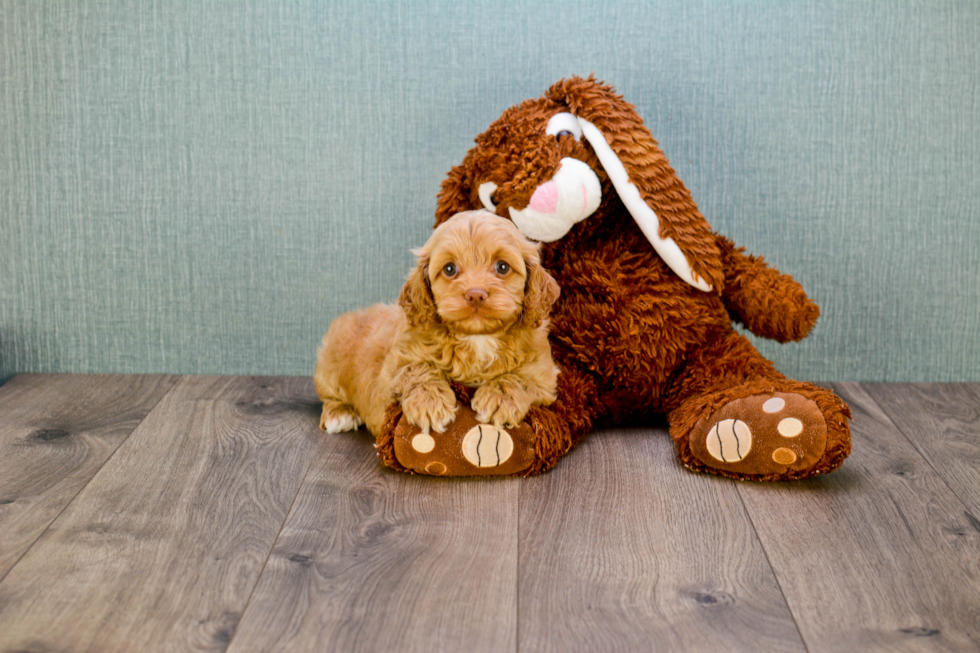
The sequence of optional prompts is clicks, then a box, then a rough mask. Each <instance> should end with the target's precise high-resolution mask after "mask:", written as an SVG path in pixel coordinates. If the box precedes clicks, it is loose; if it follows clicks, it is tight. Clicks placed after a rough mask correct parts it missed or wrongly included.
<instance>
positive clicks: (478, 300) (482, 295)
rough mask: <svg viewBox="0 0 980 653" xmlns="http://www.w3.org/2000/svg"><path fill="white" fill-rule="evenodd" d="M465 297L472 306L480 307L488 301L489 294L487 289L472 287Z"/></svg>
mask: <svg viewBox="0 0 980 653" xmlns="http://www.w3.org/2000/svg"><path fill="white" fill-rule="evenodd" d="M463 297H465V298H466V301H468V302H469V303H470V306H472V307H474V308H479V307H480V306H483V302H485V301H487V297H488V295H487V291H486V290H483V289H482V288H470V289H469V290H467V291H466V294H465V295H463Z"/></svg>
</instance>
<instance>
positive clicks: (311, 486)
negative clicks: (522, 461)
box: [229, 430, 520, 653]
mask: <svg viewBox="0 0 980 653" xmlns="http://www.w3.org/2000/svg"><path fill="white" fill-rule="evenodd" d="M372 442H373V440H372V439H371V438H370V436H368V435H367V433H366V431H364V430H361V431H359V432H357V433H347V434H339V435H329V436H324V437H323V439H322V440H321V443H320V448H319V449H318V450H317V452H316V454H315V456H314V458H315V461H316V462H315V464H314V465H313V467H312V468H311V470H310V472H309V474H308V475H307V478H306V481H305V482H304V484H303V488H302V490H301V491H300V494H299V496H298V497H297V500H296V503H295V506H294V507H293V510H292V511H291V512H290V515H289V518H288V519H287V521H286V524H285V526H284V527H283V530H282V534H281V535H280V537H279V541H278V543H277V544H276V547H275V549H274V550H273V552H272V555H271V556H270V558H269V562H268V564H267V565H266V568H265V572H264V573H263V575H262V578H261V581H260V582H259V585H258V587H257V588H256V590H255V593H254V595H253V596H252V599H251V601H250V602H249V605H248V608H247V609H246V611H245V614H244V615H243V616H242V620H241V623H240V625H239V628H238V630H237V631H236V633H235V636H234V638H233V639H232V642H231V646H230V647H229V651H235V652H241V651H289V652H290V653H293V652H301V651H345V652H347V651H399V652H400V653H401V652H410V651H425V652H433V651H466V652H467V653H470V652H475V651H513V650H515V645H516V639H517V638H516V628H517V603H516V599H517V499H518V488H519V484H520V480H519V479H517V478H497V479H482V480H481V479H441V478H433V477H424V476H410V475H406V474H400V473H398V472H394V471H391V470H389V469H386V468H383V467H381V466H380V464H379V463H378V460H377V457H376V455H375V453H374V449H373V448H372V446H371V443H372Z"/></svg>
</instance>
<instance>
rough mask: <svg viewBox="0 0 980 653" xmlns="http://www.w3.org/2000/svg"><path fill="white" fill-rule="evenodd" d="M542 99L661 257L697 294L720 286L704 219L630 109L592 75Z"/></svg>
mask: <svg viewBox="0 0 980 653" xmlns="http://www.w3.org/2000/svg"><path fill="white" fill-rule="evenodd" d="M546 97H548V98H549V99H551V100H553V101H555V102H557V103H559V104H563V105H565V106H567V107H568V109H569V112H570V113H571V114H573V115H574V116H575V117H576V118H577V119H578V121H579V123H580V126H581V128H582V135H583V136H584V138H585V139H586V140H588V142H589V144H590V145H591V146H592V148H593V150H594V151H595V153H596V155H597V156H598V158H599V161H600V163H601V164H602V166H603V168H604V169H605V170H606V173H607V174H609V177H610V179H611V180H612V182H613V185H614V186H615V188H616V192H617V193H618V194H619V196H620V198H621V199H622V200H623V203H624V204H625V205H626V207H627V209H628V210H629V212H630V213H631V214H632V215H633V218H634V219H635V220H636V222H637V224H638V225H639V226H640V228H641V229H642V230H643V232H644V234H645V235H646V237H647V239H649V240H650V243H651V245H653V247H654V248H655V249H656V250H657V252H658V253H659V254H660V256H661V258H663V259H664V261H665V262H666V263H667V264H668V265H669V266H670V267H671V268H672V269H673V270H674V271H675V272H676V273H677V274H678V275H679V276H680V277H681V278H682V279H684V280H685V281H687V282H688V283H690V284H691V285H693V286H696V287H698V288H700V289H701V290H709V286H710V288H713V289H715V290H716V291H718V290H720V289H721V288H722V286H723V284H724V271H723V269H722V265H721V254H720V252H719V251H718V245H717V243H716V241H715V237H714V234H713V233H712V232H711V227H710V226H709V225H708V222H707V220H705V219H704V216H703V215H701V213H700V212H699V211H698V207H697V205H695V203H694V200H693V199H692V198H691V193H690V192H689V191H688V189H687V188H686V187H685V186H684V184H683V182H681V180H680V179H679V178H678V177H677V174H676V173H675V172H674V169H673V168H672V167H671V166H670V163H669V162H668V161H667V157H666V156H664V153H663V152H662V151H661V150H660V146H659V145H658V144H657V141H656V140H654V138H653V135H651V134H650V130H649V129H647V128H646V126H644V124H643V120H642V119H641V118H640V116H639V114H638V113H637V112H636V109H635V108H634V107H633V105H631V104H629V103H627V102H625V101H624V100H623V98H622V96H620V95H617V94H616V93H615V91H614V90H613V89H612V87H610V86H607V85H605V84H603V83H601V82H598V81H596V80H595V79H594V78H593V77H591V76H590V77H589V78H588V79H582V78H581V77H572V78H569V79H566V80H562V81H560V82H558V83H557V84H555V85H553V86H552V87H551V88H550V89H549V90H548V92H547V93H546Z"/></svg>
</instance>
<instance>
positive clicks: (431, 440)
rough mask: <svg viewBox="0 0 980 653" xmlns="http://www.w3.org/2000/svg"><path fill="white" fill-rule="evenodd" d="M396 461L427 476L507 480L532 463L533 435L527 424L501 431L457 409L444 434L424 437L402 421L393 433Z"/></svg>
mask: <svg viewBox="0 0 980 653" xmlns="http://www.w3.org/2000/svg"><path fill="white" fill-rule="evenodd" d="M394 445H395V458H397V460H398V462H399V463H400V464H401V465H402V466H404V467H406V468H407V469H411V470H412V471H414V472H417V473H419V474H428V475H430V476H489V475H493V476H506V475H510V474H517V473H519V472H521V471H523V470H525V469H527V468H528V467H530V466H531V463H532V462H533V461H534V431H533V429H531V427H530V426H528V425H527V424H526V423H522V424H519V425H518V426H516V427H514V428H511V429H508V430H506V431H505V430H504V429H501V428H497V427H495V426H493V425H492V424H483V423H481V422H479V420H478V419H477V416H476V413H474V412H473V410H472V409H470V408H469V407H468V406H465V405H462V404H461V405H460V407H459V412H458V413H457V414H456V419H455V421H453V422H452V423H451V424H450V425H449V427H448V428H447V429H446V431H445V432H444V433H433V434H430V433H427V432H425V431H423V430H422V429H420V428H419V427H417V426H414V425H412V424H411V423H410V422H409V421H408V420H407V419H405V418H404V416H403V417H402V419H401V420H399V422H398V425H397V426H396V427H395V431H394Z"/></svg>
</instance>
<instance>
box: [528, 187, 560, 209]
mask: <svg viewBox="0 0 980 653" xmlns="http://www.w3.org/2000/svg"><path fill="white" fill-rule="evenodd" d="M531 208H532V209H534V210H535V211H537V212H538V213H554V212H555V211H556V210H557V209H558V184H556V183H555V182H553V181H549V182H546V183H543V184H541V185H540V186H538V187H537V189H536V190H535V191H534V195H531Z"/></svg>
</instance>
